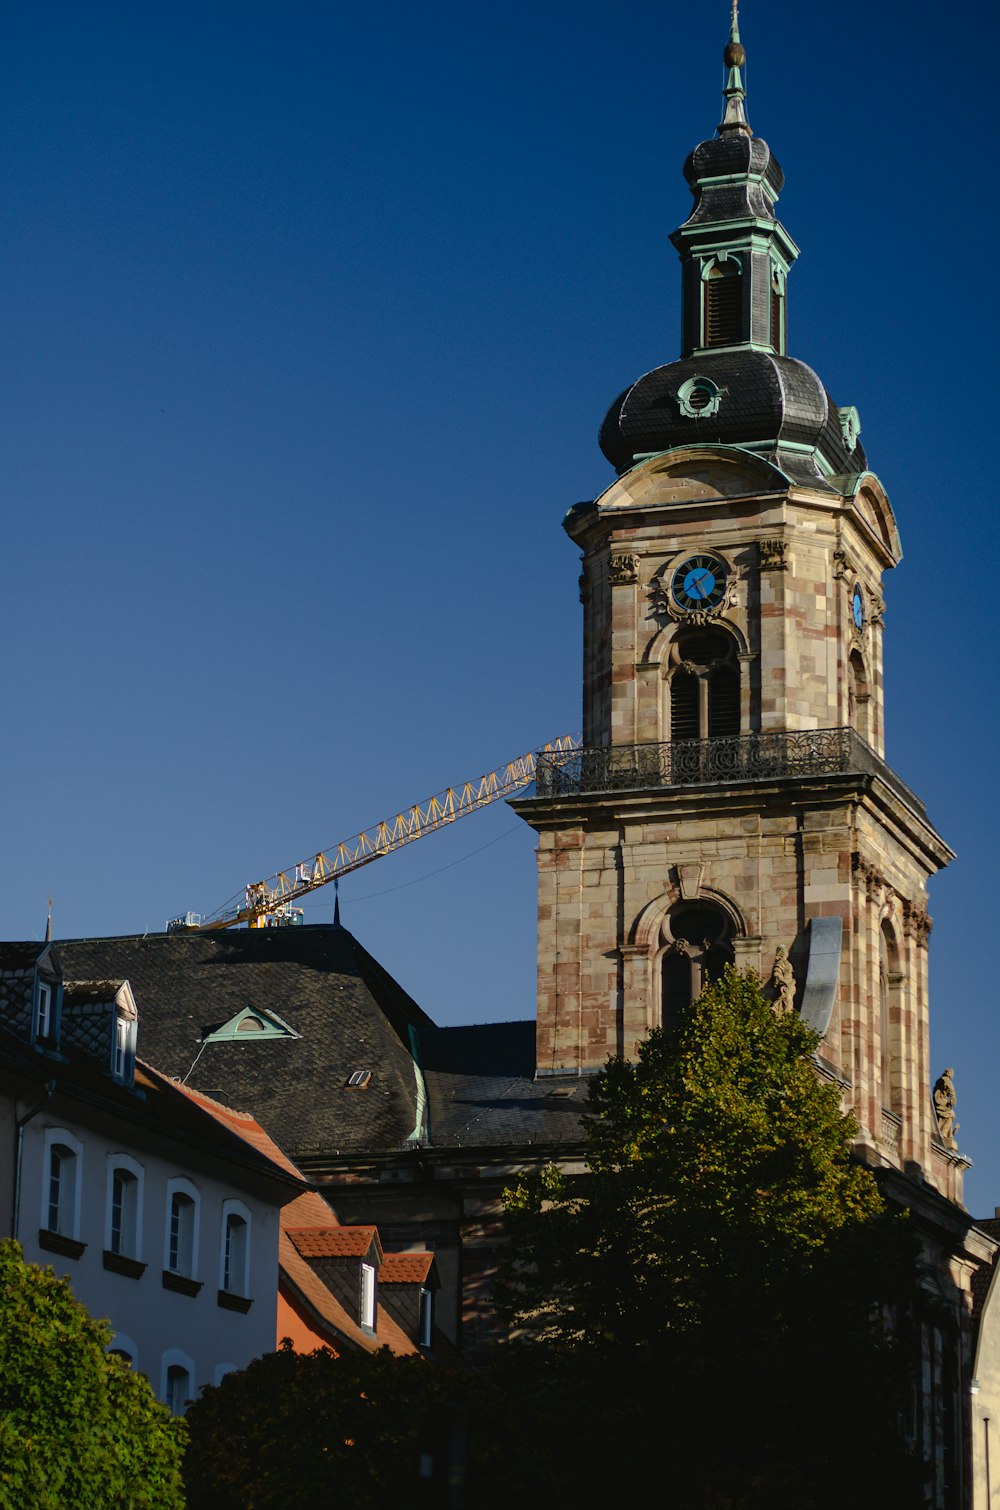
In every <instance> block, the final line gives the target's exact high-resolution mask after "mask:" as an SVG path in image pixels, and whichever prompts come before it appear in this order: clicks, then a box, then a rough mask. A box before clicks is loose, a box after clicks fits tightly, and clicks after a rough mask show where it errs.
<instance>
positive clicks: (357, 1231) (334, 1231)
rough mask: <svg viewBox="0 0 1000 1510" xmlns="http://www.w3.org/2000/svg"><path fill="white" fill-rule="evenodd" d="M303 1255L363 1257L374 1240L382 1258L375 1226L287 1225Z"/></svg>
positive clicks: (287, 1230) (312, 1256)
mask: <svg viewBox="0 0 1000 1510" xmlns="http://www.w3.org/2000/svg"><path fill="white" fill-rule="evenodd" d="M285 1231H286V1232H287V1234H288V1236H289V1237H290V1238H291V1240H292V1242H293V1243H294V1244H295V1246H296V1248H297V1249H298V1251H299V1252H300V1253H301V1254H302V1257H303V1258H364V1257H365V1256H366V1255H367V1254H368V1253H369V1252H370V1250H371V1247H372V1244H373V1243H374V1245H375V1248H376V1252H377V1254H378V1257H379V1258H381V1257H382V1245H381V1243H380V1242H379V1237H378V1228H377V1227H336V1226H332V1225H331V1226H329V1227H286V1228H285Z"/></svg>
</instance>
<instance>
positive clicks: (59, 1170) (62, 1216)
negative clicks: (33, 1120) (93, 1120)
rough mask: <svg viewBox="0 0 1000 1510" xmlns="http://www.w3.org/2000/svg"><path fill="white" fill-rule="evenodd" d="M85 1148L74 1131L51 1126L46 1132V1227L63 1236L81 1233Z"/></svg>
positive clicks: (43, 1195)
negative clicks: (81, 1180)
mask: <svg viewBox="0 0 1000 1510" xmlns="http://www.w3.org/2000/svg"><path fill="white" fill-rule="evenodd" d="M82 1166H83V1147H82V1145H81V1144H80V1143H79V1142H78V1141H77V1139H76V1138H74V1137H73V1135H72V1133H68V1132H66V1131H65V1130H64V1129H63V1128H51V1129H50V1130H49V1131H48V1132H47V1133H46V1135H45V1163H44V1166H43V1178H42V1221H41V1225H42V1229H43V1231H46V1232H57V1233H58V1234H59V1236H60V1237H68V1238H73V1239H74V1240H75V1239H78V1238H79V1236H80V1178H81V1174H82Z"/></svg>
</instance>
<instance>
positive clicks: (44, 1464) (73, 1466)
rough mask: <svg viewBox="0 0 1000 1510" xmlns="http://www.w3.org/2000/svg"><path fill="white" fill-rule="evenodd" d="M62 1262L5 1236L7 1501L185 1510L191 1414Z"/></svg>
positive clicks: (2, 1427)
mask: <svg viewBox="0 0 1000 1510" xmlns="http://www.w3.org/2000/svg"><path fill="white" fill-rule="evenodd" d="M110 1341H111V1331H110V1328H109V1327H108V1326H107V1323H106V1322H103V1321H97V1320H95V1319H94V1317H92V1316H91V1315H90V1313H89V1312H88V1311H87V1310H86V1308H85V1307H84V1306H83V1305H81V1304H80V1302H79V1301H78V1300H76V1299H75V1297H74V1295H73V1292H72V1289H71V1288H70V1286H69V1284H68V1283H67V1281H66V1280H64V1279H58V1278H57V1277H56V1275H55V1274H54V1273H53V1272H52V1270H51V1269H42V1268H39V1267H38V1266H37V1265H36V1264H27V1263H25V1262H24V1259H23V1257H22V1255H21V1249H20V1246H19V1245H18V1244H17V1243H15V1242H13V1241H12V1240H10V1239H5V1240H3V1241H2V1242H0V1505H2V1506H4V1507H7V1506H10V1507H12V1510H13V1507H16V1510H24V1507H26V1506H31V1507H32V1510H66V1507H67V1506H73V1507H74V1510H181V1507H182V1506H183V1504H184V1494H183V1485H182V1480H181V1473H180V1469H181V1460H182V1457H183V1450H184V1439H185V1428H184V1423H183V1421H178V1420H175V1419H174V1418H173V1417H172V1416H171V1415H170V1413H169V1411H167V1410H166V1409H165V1408H164V1407H163V1406H162V1405H160V1404H158V1403H157V1401H156V1399H155V1398H154V1396H153V1392H152V1390H151V1389H150V1387H149V1382H148V1380H146V1379H145V1378H144V1377H143V1376H142V1375H141V1374H136V1373H133V1372H132V1370H131V1368H130V1367H129V1366H128V1364H126V1363H124V1362H123V1361H122V1359H120V1358H117V1357H112V1356H111V1355H110V1354H109V1353H108V1352H107V1351H106V1349H107V1347H108V1344H109V1343H110Z"/></svg>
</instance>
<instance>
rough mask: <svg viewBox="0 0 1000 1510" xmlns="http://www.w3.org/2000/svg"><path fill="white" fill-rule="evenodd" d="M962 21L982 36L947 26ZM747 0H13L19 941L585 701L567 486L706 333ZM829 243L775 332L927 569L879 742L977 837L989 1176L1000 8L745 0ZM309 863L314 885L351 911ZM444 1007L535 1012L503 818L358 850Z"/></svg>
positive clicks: (11, 491)
mask: <svg viewBox="0 0 1000 1510" xmlns="http://www.w3.org/2000/svg"><path fill="white" fill-rule="evenodd" d="M956 17H959V18H960V20H961V26H960V27H959V26H956V25H955V24H954V18H956ZM727 19H728V4H727V3H726V0H711V3H710V0H700V3H698V4H697V5H690V4H689V5H684V6H680V5H669V4H667V5H664V4H663V3H662V0H660V3H658V4H651V3H645V0H637V3H635V4H633V5H632V6H631V7H628V8H626V9H622V8H621V7H620V6H613V5H602V4H590V5H586V4H584V5H580V4H577V5H574V6H570V5H558V6H544V7H542V8H541V9H539V8H538V7H536V6H535V5H527V4H524V3H521V0H513V3H511V4H509V5H507V6H506V7H504V8H502V9H499V10H498V9H494V10H492V11H490V10H485V9H484V8H482V7H479V8H477V7H470V6H468V5H458V4H443V5H442V4H439V5H431V6H429V7H422V8H421V7H416V6H412V5H406V6H403V5H400V4H397V3H394V0H390V3H388V4H385V5H382V6H379V7H358V6H348V5H337V4H318V3H316V4H304V3H296V0H283V3H282V4H281V5H278V4H276V3H266V4H265V3H254V0H249V3H246V0H244V3H241V4H239V5H236V4H211V3H210V4H199V5H193V4H190V3H183V0H181V3H178V4H174V5H171V6H168V7H148V6H136V5H134V4H129V5H125V4H114V3H108V4H99V5H96V6H90V7H81V6H78V5H69V4H67V3H54V4H45V3H44V0H42V3H33V4H31V5H30V6H29V5H28V4H26V3H24V0H11V3H10V4H8V5H7V7H6V8H5V11H4V18H3V30H2V46H0V111H2V118H3V119H2V127H3V129H2V140H3V196H2V214H3V225H4V234H3V237H2V239H0V277H2V288H3V296H2V310H3V330H2V342H0V361H2V364H3V369H4V370H3V393H4V400H3V405H2V410H0V475H2V486H3V495H2V496H3V499H4V533H3V547H4V548H3V555H2V561H3V578H2V580H3V588H4V591H3V599H2V604H3V610H2V611H3V616H4V636H3V682H4V693H5V707H6V737H5V739H4V741H3V749H2V757H0V758H2V762H3V794H4V800H3V804H2V831H0V833H2V842H0V858H2V868H0V895H2V900H3V920H2V931H3V934H4V935H5V936H6V937H9V938H26V937H27V938H30V937H38V936H40V934H41V931H42V929H43V928H44V922H45V907H46V898H47V896H49V895H50V894H51V895H53V896H54V898H55V926H56V932H57V934H60V935H63V936H67V935H78V934H82V933H117V932H131V931H136V930H143V929H146V928H148V929H151V930H156V929H159V928H161V927H162V926H163V923H164V919H165V918H166V917H168V916H169V915H171V914H173V913H175V912H179V911H182V910H184V909H185V908H188V907H190V908H194V909H197V910H205V911H210V910H212V909H213V908H214V907H215V906H217V905H218V904H220V903H221V902H223V901H224V900H225V899H226V898H227V897H228V896H229V895H230V894H231V893H233V892H234V891H236V890H237V889H238V888H239V887H240V886H242V884H243V882H244V881H246V880H250V879H256V878H258V877H260V876H263V875H265V874H267V873H269V872H271V871H272V870H274V869H275V868H277V867H278V866H280V865H284V864H288V863H291V862H294V861H295V860H296V859H299V858H302V857H303V856H305V855H308V854H309V853H310V852H314V851H315V850H316V849H317V848H318V847H320V846H325V845H327V844H329V843H331V842H334V841H336V840H338V839H340V838H342V837H345V836H347V835H350V834H353V833H354V832H355V831H356V830H357V829H359V828H361V827H363V826H365V825H366V824H368V823H371V822H373V821H374V820H376V819H378V818H380V817H382V816H384V815H386V814H389V813H392V812H394V811H395V810H396V809H397V808H399V807H402V806H405V805H408V804H409V803H411V802H414V801H416V800H417V799H420V798H423V797H425V796H427V795H429V794H430V793H431V792H433V791H436V790H437V789H438V788H440V787H443V786H446V785H448V784H449V783H453V782H458V781H461V780H464V779H465V778H466V777H469V776H474V775H477V774H478V773H480V772H481V771H484V770H487V769H489V768H490V767H492V766H494V765H495V764H497V763H499V762H501V761H503V760H505V759H507V758H508V757H510V756H512V755H515V754H517V753H520V752H521V751H523V750H527V749H529V748H531V747H533V746H535V745H537V744H540V743H541V742H543V741H544V740H545V739H547V738H549V737H551V736H552V735H556V734H560V733H563V732H568V731H573V730H576V729H578V728H579V726H580V712H579V704H580V609H579V604H578V602H577V591H576V578H577V574H578V565H577V558H576V553H575V551H574V548H573V547H572V545H571V544H570V542H569V540H568V539H567V538H566V537H565V536H564V534H563V532H562V529H561V519H562V516H563V514H564V512H565V510H566V508H567V507H568V506H569V505H570V504H572V503H574V502H576V501H577V500H578V499H581V498H590V497H593V496H594V495H595V493H596V492H598V491H599V490H600V489H602V488H603V487H604V486H605V485H606V484H607V483H608V481H609V480H610V475H611V474H610V471H609V469H608V467H607V464H606V463H605V462H604V460H603V458H602V457H601V455H600V453H599V451H598V449H597V445H596V438H595V437H596V430H597V426H598V424H599V422H600V420H601V418H602V416H603V414H604V411H605V409H606V407H607V405H608V403H609V402H610V400H611V399H612V398H613V397H614V395H615V394H616V393H617V392H618V391H619V390H620V389H621V387H622V386H623V385H624V384H625V383H626V382H627V381H628V380H630V379H631V378H634V377H635V376H637V375H638V374H639V373H641V372H643V371H645V370H647V369H648V368H650V367H653V366H656V365H658V364H659V363H660V362H664V361H669V360H671V359H672V358H673V357H674V356H675V355H676V354H677V346H678V275H677V263H676V258H675V254H674V252H673V250H672V248H671V247H670V245H669V243H668V241H667V236H668V233H669V232H670V231H671V230H673V228H674V227H675V226H676V225H677V224H678V223H679V222H680V221H681V220H682V219H683V218H684V217H685V215H686V213H687V207H688V204H689V195H688V191H687V188H686V186H685V184H684V181H683V178H682V176H681V164H682V162H683V159H684V157H685V155H686V153H687V152H688V150H689V149H690V148H691V147H692V146H693V145H694V144H695V142H697V141H698V140H700V139H701V138H703V137H705V136H708V135H710V134H711V133H712V131H713V130H714V127H715V125H716V123H717V121H718V118H719V112H720V89H721V83H722V67H721V48H722V46H723V43H724V41H725V36H726V30H727ZM742 29H743V36H744V41H745V43H746V46H747V49H748V53H749V70H748V86H749V92H750V119H751V121H752V123H753V125H754V128H755V130H756V131H757V132H758V133H759V134H760V135H763V136H765V137H766V138H767V140H768V141H769V142H770V144H771V146H772V147H773V149H774V151H775V153H776V154H777V156H778V158H779V160H780V161H781V163H782V165H783V167H784V169H785V172H786V176H787V188H786V191H785V194H784V195H783V197H782V202H781V206H780V213H781V215H782V218H783V219H784V221H785V223H786V225H787V226H788V228H789V231H790V232H791V234H792V236H793V237H794V238H795V240H796V241H797V242H798V243H799V245H800V246H801V247H802V257H801V260H800V262H799V263H798V265H797V266H796V268H795V270H794V272H793V275H792V278H791V281H790V290H789V298H790V345H791V349H792V352H793V354H794V355H796V356H799V357H801V358H803V359H805V360H806V361H808V362H810V364H811V365H813V366H814V367H816V368H817V370H818V371H819V372H820V374H821V375H822V377H823V378H824V380H825V382H826V384H827V386H828V387H829V388H830V390H831V392H832V393H833V394H834V396H835V398H836V399H837V401H838V402H839V403H841V404H848V403H853V404H856V405H857V406H858V408H859V410H860V413H861V419H862V424H863V438H864V441H865V444H866V446H867V449H868V455H869V458H870V461H871V464H872V466H873V468H874V469H875V470H876V471H877V472H878V473H879V474H880V476H881V477H882V479H883V481H884V482H885V484H886V486H887V487H888V489H889V493H890V496H891V497H892V499H893V502H894V505H895V508H896V511H897V515H898V519H899V524H900V529H901V532H902V537H903V545H904V550H905V552H906V559H905V561H904V563H903V565H902V567H901V568H900V569H899V570H898V571H897V572H895V573H893V574H892V575H891V577H890V579H889V581H888V583H887V596H888V602H889V613H888V618H887V627H886V646H887V661H888V665H887V680H888V693H887V700H888V724H889V740H888V744H889V754H890V759H891V760H892V762H893V764H894V765H895V766H896V768H897V770H898V771H899V772H900V774H901V775H902V776H903V777H904V779H905V780H907V781H908V782H909V783H910V784H911V785H912V786H914V787H915V788H916V789H917V790H918V791H919V792H920V793H921V795H922V796H924V798H925V799H926V801H927V804H928V807H929V809H930V813H931V817H932V819H933V820H934V821H935V823H936V824H937V826H938V827H939V828H940V830H941V831H942V833H943V834H944V836H945V838H946V839H947V840H948V841H949V842H950V843H951V844H952V845H953V847H954V848H955V849H957V850H958V852H959V858H958V860H957V861H956V862H955V864H954V866H953V867H952V868H951V869H950V870H949V871H948V872H946V873H945V874H944V875H943V876H942V877H940V878H939V879H938V881H937V882H936V883H935V886H934V891H933V899H932V911H933V913H934V917H935V930H934V934H933V938H932V946H931V948H932V952H931V959H932V972H933V983H932V992H933V994H932V1010H933V1064H934V1067H935V1071H938V1070H940V1069H942V1068H943V1067H944V1066H945V1065H946V1064H951V1065H954V1067H955V1072H956V1075H955V1078H956V1084H957V1088H958V1095H959V1106H958V1113H959V1118H960V1120H961V1123H962V1131H961V1134H960V1142H961V1144H962V1146H963V1148H964V1149H965V1150H966V1151H967V1152H968V1153H969V1154H970V1155H971V1156H972V1157H973V1158H974V1159H975V1160H976V1164H977V1168H976V1170H975V1171H974V1172H973V1174H972V1175H971V1176H970V1178H969V1182H968V1190H969V1195H970V1204H972V1206H973V1207H974V1208H975V1209H976V1210H977V1211H978V1212H979V1213H980V1214H982V1213H983V1212H986V1211H989V1210H991V1209H992V1206H993V1204H994V1202H995V1201H1000V1146H998V1138H997V1132H998V1124H997V1114H996V1095H995V1090H994V1086H995V1081H996V1075H997V1057H998V1050H1000V1025H998V1022H997V1004H996V994H997V991H996V985H995V971H994V969H993V965H992V958H991V955H990V952H989V951H988V950H986V948H985V944H986V943H987V942H988V941H989V939H990V938H991V937H993V936H994V934H995V930H996V921H995V915H994V889H993V884H992V883H993V878H994V869H995V863H996V861H995V856H996V852H997V819H996V805H995V791H996V748H997V737H998V717H997V711H996V695H995V687H996V676H995V674H994V673H993V672H991V670H990V669H989V668H990V667H991V665H992V660H993V656H992V649H991V647H992V642H993V638H994V633H995V631H994V621H993V604H992V599H993V596H994V584H993V581H992V574H991V569H990V568H991V566H992V563H993V561H994V559H995V556H996V550H997V545H998V540H997V509H996V504H995V492H996V484H995V479H994V468H995V462H994V452H995V446H996V424H995V418H994V408H995V402H996V400H995V396H994V395H995V379H994V367H995V362H996V355H995V352H996V342H997V330H996V326H995V323H988V322H992V321H993V318H994V315H995V311H994V307H993V300H992V293H991V290H992V289H993V286H994V283H995V276H994V273H993V270H992V261H993V258H992V252H991V246H992V242H993V237H994V233H995V231H996V228H997V227H996V211H995V197H994V196H993V194H992V190H991V187H990V185H991V183H992V178H993V169H994V165H993V163H992V160H988V159H987V158H986V144H987V143H988V142H992V140H993V121H992V114H993V110H994V101H993V95H992V92H991V89H990V66H991V65H990V61H989V58H988V56H987V53H988V46H989V43H990V41H991V38H992V36H993V31H994V16H993V11H992V8H991V9H990V10H989V11H988V10H987V8H986V6H985V5H983V4H980V5H974V4H973V5H966V6H964V7H962V9H961V11H960V12H958V11H955V10H954V9H949V8H946V7H942V6H939V5H933V6H932V5H929V4H922V5H921V4H902V3H893V0H889V3H886V0H883V3H880V4H878V5H873V4H872V3H871V0H865V3H861V0H844V3H843V4H841V5H839V6H837V7H836V8H833V9H831V8H830V7H828V6H804V5H802V4H801V3H800V0H798V3H793V0H769V3H767V4H766V5H765V4H764V3H763V0H744V5H743V7H742ZM332 901H333V898H332V896H329V895H327V894H326V893H322V892H321V893H319V894H318V895H317V896H316V897H315V898H314V899H313V902H312V904H311V905H310V906H309V909H308V914H307V915H308V917H309V919H310V920H313V921H317V920H322V919H324V918H328V917H329V915H330V909H331V907H332ZM342 901H343V910H344V920H345V922H346V923H347V924H348V926H350V927H351V928H352V929H353V930H354V931H355V932H356V933H357V935H358V936H359V937H360V939H361V940H362V941H363V942H364V943H365V944H366V945H367V946H368V947H369V948H370V949H371V950H372V951H373V952H374V953H375V954H376V955H377V956H378V957H379V958H380V959H381V960H382V961H383V962H384V964H385V965H386V966H387V967H388V968H389V969H390V970H392V972H393V973H394V974H395V975H396V976H397V977H398V979H399V980H400V981H401V982H402V984H403V985H405V986H406V987H407V988H408V989H409V990H410V991H411V992H412V994H413V995H414V996H415V997H416V998H417V999H418V1001H420V1003H421V1004H422V1005H423V1006H424V1007H425V1008H426V1010H427V1011H429V1012H430V1013H431V1014H432V1015H433V1016H434V1017H435V1018H437V1019H438V1020H439V1021H441V1022H459V1021H485V1020H491V1019H497V1018H505V1017H524V1016H529V1015H531V1013H532V1012H533V1006H534V928H535V923H534V860H533V847H532V835H531V834H530V832H529V831H528V830H527V829H526V828H524V827H523V826H521V825H520V824H519V823H518V821H517V820H516V819H515V818H514V817H513V815H512V814H511V813H510V812H509V810H507V809H506V808H503V807H500V808H495V809H491V810H489V811H487V812H484V813H482V814H480V815H478V816H477V817H475V818H471V819H468V820H465V821H464V822H463V823H461V824H459V825H456V826H455V827H454V828H453V829H451V830H449V831H448V832H447V833H444V834H441V835H439V836H437V837H435V838H430V839H427V840H425V841H423V842H421V843H420V844H418V845H415V846H414V847H413V848H412V849H411V850H410V851H408V852H405V853H402V854H400V855H397V856H395V857H394V858H392V859H390V860H387V861H383V862H381V863H380V864H378V865H376V866H374V867H371V868H369V869H367V870H365V871H363V872H360V873H359V874H358V875H357V876H356V877H355V878H353V879H352V880H349V881H348V882H345V885H344V888H343V893H342Z"/></svg>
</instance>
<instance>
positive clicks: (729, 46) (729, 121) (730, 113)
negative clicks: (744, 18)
mask: <svg viewBox="0 0 1000 1510" xmlns="http://www.w3.org/2000/svg"><path fill="white" fill-rule="evenodd" d="M722 59H723V62H724V63H725V65H726V68H727V69H728V74H727V76H726V87H725V89H724V90H723V95H724V97H725V101H726V108H725V110H724V112H723V115H722V121H721V123H720V125H719V135H720V136H721V135H722V133H723V132H724V131H742V132H743V134H744V136H752V135H753V133H752V131H751V130H750V122H749V121H748V120H747V114H746V98H747V92H746V90H745V89H744V87H743V75H742V73H741V72H740V70H741V69H742V67H743V65H744V64H745V63H746V60H747V55H746V51H745V49H744V47H743V43H742V42H741V41H740V6H739V0H733V10H732V17H731V20H730V24H729V41H728V42H727V43H726V50H725V52H724V53H723V54H722Z"/></svg>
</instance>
